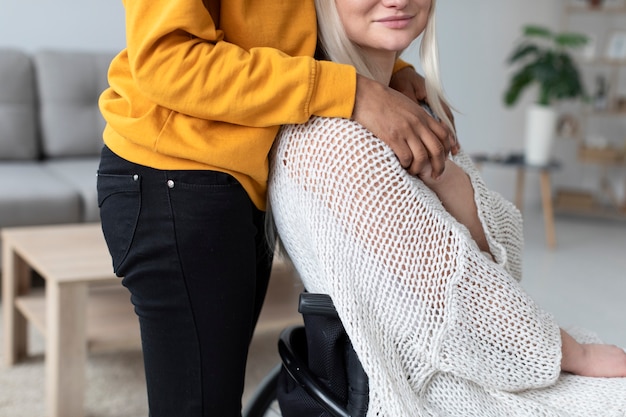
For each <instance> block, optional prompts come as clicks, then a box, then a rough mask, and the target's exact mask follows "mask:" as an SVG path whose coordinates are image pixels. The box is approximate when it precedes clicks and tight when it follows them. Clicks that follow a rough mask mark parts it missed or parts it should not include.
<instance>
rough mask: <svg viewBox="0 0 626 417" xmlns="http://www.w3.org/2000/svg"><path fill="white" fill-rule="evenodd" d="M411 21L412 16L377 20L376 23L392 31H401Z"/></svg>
mask: <svg viewBox="0 0 626 417" xmlns="http://www.w3.org/2000/svg"><path fill="white" fill-rule="evenodd" d="M411 19H413V16H390V17H385V18H382V19H378V20H376V22H377V23H380V24H382V25H384V26H386V27H389V28H392V29H402V28H404V27H406V26H407V25H408V24H409V22H410V21H411Z"/></svg>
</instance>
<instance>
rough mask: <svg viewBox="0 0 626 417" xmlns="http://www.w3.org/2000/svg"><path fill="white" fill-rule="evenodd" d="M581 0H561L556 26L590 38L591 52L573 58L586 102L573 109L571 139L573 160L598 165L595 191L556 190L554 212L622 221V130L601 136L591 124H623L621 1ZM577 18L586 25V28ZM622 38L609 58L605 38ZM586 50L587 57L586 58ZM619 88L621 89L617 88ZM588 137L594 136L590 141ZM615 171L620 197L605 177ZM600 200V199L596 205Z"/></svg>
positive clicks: (625, 203) (625, 21)
mask: <svg viewBox="0 0 626 417" xmlns="http://www.w3.org/2000/svg"><path fill="white" fill-rule="evenodd" d="M575 3H576V4H575ZM583 3H584V2H582V1H576V2H574V1H572V0H563V4H564V5H563V22H562V27H563V29H564V30H566V31H575V32H582V33H585V34H587V35H589V36H591V37H592V38H594V39H595V42H594V45H592V46H591V51H586V54H587V55H585V51H583V53H582V54H581V56H578V57H577V59H578V63H579V68H580V69H581V75H582V77H583V79H584V80H585V85H586V87H587V91H588V93H589V94H590V96H591V102H590V103H589V104H585V105H582V106H581V107H579V108H577V109H576V113H577V114H576V118H577V119H578V121H579V123H578V129H576V130H577V132H576V133H575V134H574V138H575V139H576V140H577V148H578V149H577V160H578V162H579V163H580V164H582V165H593V166H596V167H598V171H599V172H598V190H597V192H594V193H592V192H590V191H582V190H576V189H574V190H572V189H569V190H558V191H557V192H556V196H555V210H556V211H557V212H567V213H573V214H581V215H591V216H601V217H607V218H616V219H624V220H626V132H625V133H624V134H623V135H622V136H621V137H620V136H619V135H616V134H610V135H608V136H610V137H605V136H606V135H598V134H597V133H596V132H594V126H598V125H599V123H600V122H602V124H604V125H606V124H608V123H615V122H616V121H617V122H618V123H621V122H624V125H625V126H626V0H624V1H611V0H609V1H608V3H609V4H610V5H609V6H606V5H605V6H597V7H594V6H585V5H584V4H583ZM604 3H605V4H606V3H607V1H606V0H605V2H604ZM579 4H583V5H579ZM612 4H618V6H613V5H612ZM586 19H588V20H589V22H586ZM572 20H577V21H578V22H577V23H578V24H573V23H572ZM581 22H582V23H589V26H588V27H587V26H585V25H582V24H581ZM581 26H582V27H583V30H581ZM585 27H586V28H587V29H586V30H585V29H584V28H585ZM616 36H619V37H616ZM622 36H623V45H621V44H619V43H612V45H615V46H620V48H617V49H616V51H617V52H616V54H617V55H618V56H619V57H620V58H619V59H618V58H614V57H615V56H616V55H613V56H611V55H610V54H609V48H608V45H609V41H611V40H614V41H615V40H617V41H621V40H622V39H621V37H622ZM589 54H591V55H593V56H592V57H589ZM622 56H623V58H622ZM600 77H602V78H604V82H605V83H606V84H605V87H607V88H606V91H605V94H604V95H603V96H601V97H600V98H598V97H596V93H597V91H596V87H598V86H599V85H600V81H599V80H600ZM594 78H595V81H596V84H592V83H590V79H594ZM620 87H621V88H622V90H623V91H620ZM605 119H606V120H605ZM608 119H610V120H608ZM594 137H595V138H596V139H595V140H592V139H593V138H594ZM598 137H600V139H598ZM616 169H617V170H618V171H619V172H620V175H621V177H622V178H621V179H622V180H623V184H624V185H622V187H623V188H624V189H623V192H621V194H622V196H619V194H620V192H619V191H621V190H619V189H616V188H615V186H614V185H613V183H612V181H611V180H612V179H613V178H612V177H611V176H610V174H611V171H615V170H616ZM600 200H602V201H603V202H602V203H600V202H599V201H600Z"/></svg>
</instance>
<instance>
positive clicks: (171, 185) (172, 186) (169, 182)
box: [167, 180, 174, 188]
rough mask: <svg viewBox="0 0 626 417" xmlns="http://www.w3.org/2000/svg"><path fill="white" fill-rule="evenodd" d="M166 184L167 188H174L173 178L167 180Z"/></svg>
mask: <svg viewBox="0 0 626 417" xmlns="http://www.w3.org/2000/svg"><path fill="white" fill-rule="evenodd" d="M167 186H168V187H169V188H174V181H173V180H167Z"/></svg>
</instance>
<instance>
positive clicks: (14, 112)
mask: <svg viewBox="0 0 626 417" xmlns="http://www.w3.org/2000/svg"><path fill="white" fill-rule="evenodd" d="M113 56H114V54H113V53H105V52H93V53H92V52H74V51H53V50H42V51H37V52H33V53H26V52H24V51H20V50H15V49H0V178H2V179H3V180H2V181H0V228H3V227H9V226H27V225H42V224H59V223H76V222H95V221H98V220H99V215H98V207H97V198H96V171H97V167H98V157H99V153H100V150H101V148H102V130H103V128H104V120H103V119H102V116H101V115H100V112H99V110H98V105H97V100H98V96H99V95H100V93H101V92H102V91H103V90H104V89H105V88H106V86H107V77H106V74H107V70H108V66H109V63H110V61H111V59H112V58H113Z"/></svg>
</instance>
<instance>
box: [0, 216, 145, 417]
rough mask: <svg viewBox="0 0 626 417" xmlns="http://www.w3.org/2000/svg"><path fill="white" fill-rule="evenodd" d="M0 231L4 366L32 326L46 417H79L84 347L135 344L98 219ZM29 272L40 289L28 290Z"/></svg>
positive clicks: (20, 350) (23, 350) (22, 348)
mask: <svg viewBox="0 0 626 417" xmlns="http://www.w3.org/2000/svg"><path fill="white" fill-rule="evenodd" d="M0 237H1V238H2V251H3V252H2V255H3V258H2V308H3V316H4V328H5V332H6V334H5V336H4V348H5V349H4V353H5V355H4V361H5V364H6V365H7V366H11V365H13V364H15V363H16V362H17V361H18V360H19V359H21V358H23V357H25V356H26V355H27V354H28V349H27V348H28V346H27V338H26V335H27V332H26V327H27V324H28V323H30V324H32V325H34V326H35V327H36V328H37V329H38V330H39V331H40V332H41V333H42V335H43V336H44V337H45V363H46V367H45V379H46V412H47V417H82V416H83V415H84V392H85V382H86V381H85V364H86V360H87V351H88V350H89V351H96V350H103V349H122V348H124V349H125V348H133V349H135V348H136V349H139V348H140V347H141V343H140V336H139V324H138V321H137V317H136V316H135V313H134V312H133V307H132V304H131V303H130V300H129V297H130V296H129V293H128V291H127V290H126V289H125V288H124V287H123V286H122V285H121V283H120V279H119V278H117V277H116V276H115V275H114V274H113V270H112V266H111V258H110V255H109V252H108V250H107V248H106V244H105V242H104V238H103V236H102V230H101V228H100V224H80V225H60V226H38V227H21V228H5V229H3V230H2V231H1V232H0ZM33 270H34V271H36V272H37V273H38V274H39V275H41V277H43V279H44V280H45V286H44V288H39V289H38V288H31V278H32V271H33Z"/></svg>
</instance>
